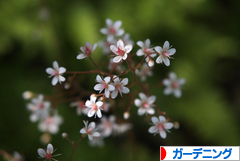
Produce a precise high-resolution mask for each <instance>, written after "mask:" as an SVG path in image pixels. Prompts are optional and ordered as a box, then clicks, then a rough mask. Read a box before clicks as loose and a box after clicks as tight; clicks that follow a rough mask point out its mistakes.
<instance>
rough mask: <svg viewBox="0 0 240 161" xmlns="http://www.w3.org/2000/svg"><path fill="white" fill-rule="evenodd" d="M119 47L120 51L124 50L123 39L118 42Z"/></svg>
mask: <svg viewBox="0 0 240 161" xmlns="http://www.w3.org/2000/svg"><path fill="white" fill-rule="evenodd" d="M117 47H118V48H120V49H124V43H123V41H122V40H121V39H119V40H118V42H117Z"/></svg>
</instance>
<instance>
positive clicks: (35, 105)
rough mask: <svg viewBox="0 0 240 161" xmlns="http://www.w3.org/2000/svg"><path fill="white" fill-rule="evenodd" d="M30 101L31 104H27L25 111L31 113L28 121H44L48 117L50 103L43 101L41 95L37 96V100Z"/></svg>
mask: <svg viewBox="0 0 240 161" xmlns="http://www.w3.org/2000/svg"><path fill="white" fill-rule="evenodd" d="M31 101H32V102H31V103H28V104H27V109H28V110H30V111H31V112H32V114H31V115H30V120H31V121H32V122H36V121H38V120H43V119H45V118H46V117H47V116H48V115H49V109H50V106H51V103H50V102H49V101H44V96H43V95H42V94H40V95H38V98H32V99H31Z"/></svg>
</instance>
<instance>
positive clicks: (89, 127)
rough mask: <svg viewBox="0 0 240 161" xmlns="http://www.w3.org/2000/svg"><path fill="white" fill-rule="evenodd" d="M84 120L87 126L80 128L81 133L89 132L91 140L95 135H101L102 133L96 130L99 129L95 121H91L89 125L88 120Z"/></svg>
mask: <svg viewBox="0 0 240 161" xmlns="http://www.w3.org/2000/svg"><path fill="white" fill-rule="evenodd" d="M83 122H84V125H85V127H84V128H82V129H81V130H80V133H81V134H87V135H88V139H89V140H93V137H99V136H100V133H99V132H97V131H96V130H97V129H96V128H95V127H96V124H95V122H91V123H90V124H89V125H88V121H83Z"/></svg>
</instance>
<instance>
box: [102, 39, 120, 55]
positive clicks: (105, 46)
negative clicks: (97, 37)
mask: <svg viewBox="0 0 240 161" xmlns="http://www.w3.org/2000/svg"><path fill="white" fill-rule="evenodd" d="M116 43H117V40H115V39H114V38H113V37H107V39H106V40H102V41H100V42H99V43H98V44H99V46H100V47H101V48H102V49H103V54H109V53H110V52H111V50H110V46H111V45H114V44H116Z"/></svg>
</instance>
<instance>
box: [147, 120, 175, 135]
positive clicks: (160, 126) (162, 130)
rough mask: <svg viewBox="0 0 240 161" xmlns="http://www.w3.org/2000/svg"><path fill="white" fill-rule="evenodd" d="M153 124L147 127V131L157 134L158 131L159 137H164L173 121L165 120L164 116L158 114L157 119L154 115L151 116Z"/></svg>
mask: <svg viewBox="0 0 240 161" xmlns="http://www.w3.org/2000/svg"><path fill="white" fill-rule="evenodd" d="M151 120H152V122H153V124H154V125H153V126H151V127H150V128H149V129H148V132H149V133H152V134H157V133H159V135H160V137H161V138H163V139H165V138H166V137H167V133H166V131H167V132H170V131H169V129H171V128H172V127H173V123H171V122H167V121H166V118H165V117H164V116H159V119H158V118H157V117H155V116H153V117H152V119H151Z"/></svg>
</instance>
